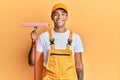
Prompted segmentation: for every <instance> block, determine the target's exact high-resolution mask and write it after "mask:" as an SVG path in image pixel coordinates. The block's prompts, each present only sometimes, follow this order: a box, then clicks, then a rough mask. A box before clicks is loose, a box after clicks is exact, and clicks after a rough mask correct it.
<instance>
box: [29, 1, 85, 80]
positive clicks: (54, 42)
mask: <svg viewBox="0 0 120 80" xmlns="http://www.w3.org/2000/svg"><path fill="white" fill-rule="evenodd" d="M51 19H52V21H53V22H54V29H52V30H50V31H46V32H44V33H42V34H41V35H39V37H37V32H36V31H33V32H32V33H31V37H32V41H33V43H34V41H35V40H37V51H36V52H37V53H36V54H37V55H36V58H37V61H38V60H39V57H40V56H41V54H43V55H44V70H43V74H42V80H83V63H82V52H83V47H82V43H81V39H80V37H79V36H78V34H76V33H74V32H72V31H70V30H68V29H66V27H65V23H66V21H67V19H68V9H67V7H66V5H64V4H61V3H59V4H56V5H55V6H53V8H52V13H51ZM29 64H30V65H34V57H33V45H32V47H31V50H30V53H29Z"/></svg>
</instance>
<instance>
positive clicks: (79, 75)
mask: <svg viewBox="0 0 120 80" xmlns="http://www.w3.org/2000/svg"><path fill="white" fill-rule="evenodd" d="M76 72H77V77H78V80H83V75H84V72H83V69H81V68H77V69H76Z"/></svg>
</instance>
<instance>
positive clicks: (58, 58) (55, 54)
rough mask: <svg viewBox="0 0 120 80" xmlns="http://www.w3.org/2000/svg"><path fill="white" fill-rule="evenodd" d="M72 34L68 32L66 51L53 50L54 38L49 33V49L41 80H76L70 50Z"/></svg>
mask: <svg viewBox="0 0 120 80" xmlns="http://www.w3.org/2000/svg"><path fill="white" fill-rule="evenodd" d="M72 34H73V33H72V32H70V34H69V39H68V44H67V46H66V49H63V50H59V49H55V44H54V38H53V36H52V32H51V30H50V31H49V37H50V42H51V49H50V50H49V51H48V61H47V64H46V67H44V69H43V75H42V80H78V79H77V75H76V69H75V63H74V60H73V56H72V50H70V45H71V42H72Z"/></svg>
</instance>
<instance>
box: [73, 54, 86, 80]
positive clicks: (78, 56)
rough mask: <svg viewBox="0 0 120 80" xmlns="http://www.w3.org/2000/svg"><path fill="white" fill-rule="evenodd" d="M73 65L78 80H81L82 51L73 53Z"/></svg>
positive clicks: (82, 75) (82, 74)
mask: <svg viewBox="0 0 120 80" xmlns="http://www.w3.org/2000/svg"><path fill="white" fill-rule="evenodd" d="M75 66H76V72H77V77H78V80H83V77H84V72H83V62H82V53H75Z"/></svg>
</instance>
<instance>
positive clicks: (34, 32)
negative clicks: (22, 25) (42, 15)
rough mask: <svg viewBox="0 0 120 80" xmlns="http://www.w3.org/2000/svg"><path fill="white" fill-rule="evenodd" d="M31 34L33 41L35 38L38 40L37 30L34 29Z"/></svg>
mask: <svg viewBox="0 0 120 80" xmlns="http://www.w3.org/2000/svg"><path fill="white" fill-rule="evenodd" d="M30 35H31V39H32V42H34V41H35V40H37V38H38V34H37V32H36V30H33V31H32V32H31V33H30Z"/></svg>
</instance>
